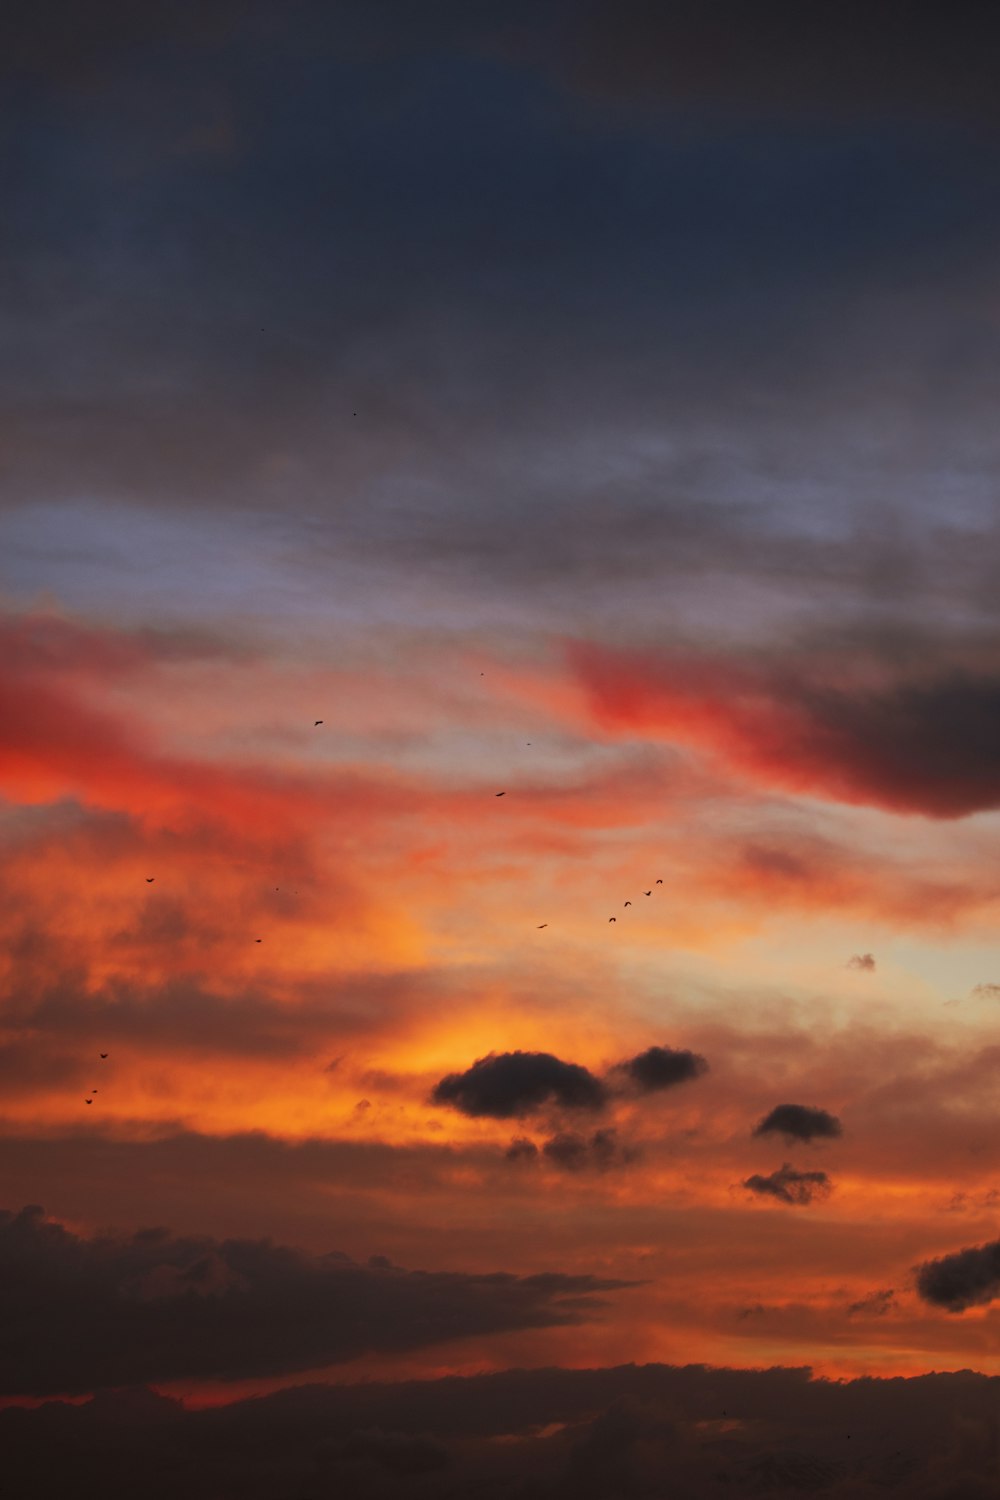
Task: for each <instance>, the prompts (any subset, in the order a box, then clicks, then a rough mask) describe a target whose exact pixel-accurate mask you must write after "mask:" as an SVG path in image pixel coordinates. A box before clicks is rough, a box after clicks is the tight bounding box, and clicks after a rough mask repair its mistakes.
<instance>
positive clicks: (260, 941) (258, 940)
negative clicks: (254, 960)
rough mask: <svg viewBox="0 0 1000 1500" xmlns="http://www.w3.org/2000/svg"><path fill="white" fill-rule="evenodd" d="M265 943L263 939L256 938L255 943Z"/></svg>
mask: <svg viewBox="0 0 1000 1500" xmlns="http://www.w3.org/2000/svg"><path fill="white" fill-rule="evenodd" d="M263 941H264V939H263V938H254V942H255V943H262V942H263Z"/></svg>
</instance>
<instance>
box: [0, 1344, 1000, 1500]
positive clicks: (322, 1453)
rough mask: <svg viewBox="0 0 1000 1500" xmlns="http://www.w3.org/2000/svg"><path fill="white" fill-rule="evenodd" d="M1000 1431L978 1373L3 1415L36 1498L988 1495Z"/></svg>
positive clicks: (669, 1375) (127, 1399)
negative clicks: (999, 1431) (998, 1432)
mask: <svg viewBox="0 0 1000 1500" xmlns="http://www.w3.org/2000/svg"><path fill="white" fill-rule="evenodd" d="M995 1433H996V1392H995V1381H994V1380H991V1379H990V1378H988V1377H987V1376H985V1375H977V1374H973V1373H972V1372H970V1371H968V1370H965V1371H962V1372H960V1373H958V1374H948V1375H924V1376H917V1377H913V1378H911V1379H895V1380H879V1379H871V1378H865V1379H860V1380H847V1381H826V1380H813V1379H810V1375H809V1371H808V1370H805V1369H769V1370H731V1369H711V1368H706V1367H705V1366H701V1365H689V1366H687V1367H686V1368H678V1367H675V1366H669V1365H644V1366H635V1365H624V1366H620V1367H618V1368H616V1369H596V1370H595V1369H589V1370H567V1369H537V1370H507V1371H503V1372H501V1373H499V1374H492V1375H479V1376H473V1377H460V1376H452V1377H449V1378H447V1379H443V1380H422V1381H407V1382H400V1383H393V1384H384V1383H380V1382H368V1381H366V1382H363V1383H360V1384H352V1385H327V1386H323V1385H309V1386H299V1387H297V1388H293V1389H289V1390H283V1391H279V1392H276V1393H275V1394H273V1395H269V1396H264V1397H260V1398H256V1399H252V1400H243V1401H239V1402H236V1403H234V1404H233V1405H230V1406H211V1407H207V1408H204V1409H201V1410H198V1409H188V1410H186V1409H185V1408H184V1407H183V1405H182V1404H181V1403H180V1402H179V1401H176V1400H171V1399H169V1398H168V1397H165V1396H162V1395H157V1394H155V1393H154V1392H152V1391H149V1390H143V1389H130V1390H121V1391H115V1392H104V1393H101V1394H100V1395H98V1396H97V1397H96V1398H95V1399H93V1400H90V1401H86V1402H84V1403H81V1404H80V1405H75V1406H73V1405H68V1404H65V1403H61V1402H50V1403H48V1404H46V1405H44V1406H40V1407H37V1408H35V1409H33V1410H21V1409H17V1408H10V1409H7V1410H5V1411H0V1447H2V1451H3V1455H4V1483H5V1490H6V1492H7V1493H10V1494H11V1495H16V1496H18V1497H20V1496H25V1497H28V1496H30V1497H36V1496H37V1497H38V1500H42V1497H43V1496H44V1497H46V1500H47V1497H49V1496H56V1495H59V1496H65V1495H85V1496H90V1495H98V1494H99V1495H100V1496H101V1497H102V1500H135V1496H137V1495H142V1496H143V1497H144V1500H176V1496H178V1495H184V1496H185V1500H237V1497H238V1500H286V1497H291V1496H295V1497H301V1500H327V1497H329V1496H331V1495H341V1496H349V1497H350V1500H392V1497H395V1496H400V1495H404V1494H414V1495H417V1494H419V1496H420V1497H421V1500H465V1497H466V1496H479V1495H482V1496H489V1497H490V1500H610V1497H611V1496H613V1495H614V1496H622V1497H627V1500H663V1497H664V1496H666V1495H684V1496H697V1497H698V1500H732V1497H734V1496H743V1495H756V1496H761V1497H766V1500H770V1497H772V1496H773V1497H775V1500H779V1497H780V1500H788V1497H789V1496H792V1495H797V1494H803V1493H805V1494H815V1493H822V1494H827V1493H829V1494H831V1495H832V1494H835V1495H836V1496H837V1497H838V1500H870V1497H873V1496H875V1495H891V1496H893V1497H897V1500H917V1497H919V1500H959V1497H960V1500H981V1497H982V1500H988V1497H992V1496H994V1495H995V1492H996V1437H995ZM511 1438H515V1439H516V1441H510V1439H511ZM498 1439H505V1441H501V1442H498V1441H497V1440H498Z"/></svg>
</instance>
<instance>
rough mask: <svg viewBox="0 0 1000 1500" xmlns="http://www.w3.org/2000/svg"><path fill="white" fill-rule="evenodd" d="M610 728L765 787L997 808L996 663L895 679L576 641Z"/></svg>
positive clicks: (910, 806)
mask: <svg viewBox="0 0 1000 1500" xmlns="http://www.w3.org/2000/svg"><path fill="white" fill-rule="evenodd" d="M569 657H570V662H571V665H572V667H573V669H574V671H575V672H576V674H577V677H578V679H579V681H580V682H581V683H582V685H583V687H584V689H585V691H586V693H587V696H588V706H589V712H590V714H591V716H592V718H593V720H595V721H596V722H597V723H598V724H600V725H602V726H603V727H604V728H605V729H608V730H611V731H613V732H617V733H621V732H623V731H626V732H631V733H636V732H638V733H643V734H647V735H654V736H656V737H660V738H664V739H669V740H671V741H674V742H676V743H680V744H687V745H691V746H694V747H696V748H697V749H700V750H704V751H706V752H708V753H709V754H711V755H712V756H714V757H715V758H716V759H718V760H719V761H721V762H723V763H724V764H725V765H727V766H728V767H730V768H731V769H732V770H734V771H737V772H738V773H740V774H741V775H744V776H747V777H749V778H750V779H752V780H754V781H756V782H758V783H761V784H763V785H765V786H768V787H772V788H775V789H780V790H781V791H786V792H793V793H807V794H810V795H814V796H819V797H824V798H828V799H830V800H832V801H835V802H844V803H851V804H856V805H864V806H876V807H882V808H885V809H888V810H890V811H893V812H904V813H923V814H924V815H925V816H927V817H934V818H958V817H963V816H966V815H967V814H969V813H973V812H978V811H982V810H985V809H988V808H995V807H1000V669H994V670H992V671H991V670H989V669H986V670H983V669H981V668H977V669H975V670H971V669H970V670H964V669H962V668H960V667H959V668H956V667H950V666H945V667H942V668H939V669H937V670H935V671H934V672H933V674H930V673H924V674H923V675H917V674H912V675H910V676H907V677H900V678H898V679H896V678H892V677H890V676H888V675H887V674H885V673H880V674H878V675H877V677H874V678H873V674H872V673H871V671H870V670H863V669H862V668H861V667H858V669H857V670H856V671H855V672H854V674H853V675H851V671H850V668H849V669H848V674H847V675H846V676H845V675H844V673H843V672H842V671H841V673H840V675H839V676H838V677H834V676H833V674H831V673H824V664H823V663H822V662H821V661H817V662H816V664H815V665H813V666H812V667H811V668H807V667H805V666H803V665H802V664H800V663H798V662H792V663H791V664H790V665H782V664H781V663H769V662H759V661H744V660H740V659H736V658H725V657H721V656H712V655H708V654H706V655H703V656H702V655H694V654H689V655H680V654H677V655H666V654H663V655H659V654H656V653H653V652H628V651H615V650H610V649H606V648H604V647H600V646H595V645H593V644H590V643H574V644H573V645H571V646H570V648H569Z"/></svg>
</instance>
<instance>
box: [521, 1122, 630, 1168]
mask: <svg viewBox="0 0 1000 1500" xmlns="http://www.w3.org/2000/svg"><path fill="white" fill-rule="evenodd" d="M542 1155H543V1156H544V1158H545V1160H546V1161H547V1162H551V1164H552V1165H553V1166H555V1167H561V1168H562V1169H563V1170H564V1171H566V1172H588V1171H597V1172H607V1171H609V1170H610V1169H611V1168H612V1167H621V1166H625V1165H626V1164H627V1163H628V1162H630V1161H633V1160H634V1159H635V1155H636V1153H635V1150H634V1149H633V1148H632V1147H629V1146H623V1145H622V1144H621V1143H620V1142H619V1140H618V1132H617V1131H616V1130H595V1131H594V1133H593V1135H591V1136H583V1135H578V1134H577V1133H576V1132H575V1131H569V1130H567V1131H560V1132H559V1134H558V1135H554V1136H552V1138H551V1139H550V1140H547V1141H546V1142H545V1144H544V1145H543V1147H542Z"/></svg>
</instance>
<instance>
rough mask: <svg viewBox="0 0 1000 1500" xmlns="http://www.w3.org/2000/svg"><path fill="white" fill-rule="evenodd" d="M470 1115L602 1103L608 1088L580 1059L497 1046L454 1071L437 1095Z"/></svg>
mask: <svg viewBox="0 0 1000 1500" xmlns="http://www.w3.org/2000/svg"><path fill="white" fill-rule="evenodd" d="M431 1098H432V1099H433V1101H434V1103H435V1104H447V1105H450V1106H451V1107H452V1108H453V1109H458V1110H461V1112H462V1113H463V1114H466V1115H488V1116H491V1117H492V1118H493V1119H496V1120H509V1119H514V1118H517V1117H519V1116H523V1115H530V1114H535V1113H537V1112H538V1110H540V1109H543V1108H545V1107H546V1106H547V1105H555V1106H558V1107H559V1108H562V1109H585V1110H596V1109H602V1108H603V1107H604V1105H605V1104H606V1103H607V1098H608V1095H607V1090H606V1088H605V1086H604V1084H603V1083H601V1081H600V1079H598V1078H595V1076H594V1074H593V1073H591V1072H589V1070H588V1069H587V1068H583V1067H581V1066H580V1065H579V1064H578V1063H570V1062H563V1061H562V1059H561V1058H558V1057H554V1056H553V1055H552V1053H551V1052H499V1053H497V1052H491V1053H490V1054H489V1056H488V1057H480V1058H478V1059H477V1060H476V1061H475V1062H474V1063H473V1064H472V1067H471V1068H467V1069H466V1070H465V1072H464V1073H449V1074H448V1075H447V1077H445V1078H442V1079H441V1081H440V1083H438V1084H436V1085H435V1087H434V1090H433V1093H432V1095H431Z"/></svg>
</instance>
